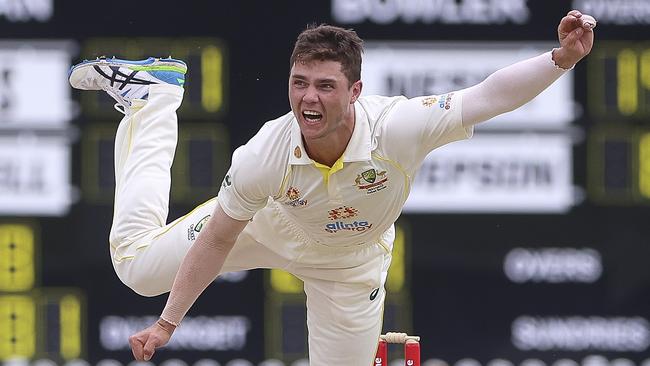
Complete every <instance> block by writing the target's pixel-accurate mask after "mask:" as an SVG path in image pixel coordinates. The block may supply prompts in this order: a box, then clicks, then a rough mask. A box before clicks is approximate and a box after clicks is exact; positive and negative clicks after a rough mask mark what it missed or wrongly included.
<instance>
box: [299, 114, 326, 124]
mask: <svg viewBox="0 0 650 366" xmlns="http://www.w3.org/2000/svg"><path fill="white" fill-rule="evenodd" d="M302 116H303V118H304V119H305V121H307V122H313V123H315V122H319V121H320V120H321V119H323V115H322V114H321V113H319V112H316V111H303V112H302Z"/></svg>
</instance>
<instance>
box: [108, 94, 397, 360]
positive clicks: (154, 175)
mask: <svg viewBox="0 0 650 366" xmlns="http://www.w3.org/2000/svg"><path fill="white" fill-rule="evenodd" d="M182 99H183V89H182V88H180V87H177V86H173V85H167V84H158V85H152V86H150V92H149V97H148V100H146V101H144V100H135V101H134V102H133V105H132V107H131V108H130V109H129V110H128V111H127V113H126V115H125V117H124V118H123V119H122V121H121V122H120V124H119V126H118V129H117V133H116V138H115V180H116V189H115V207H114V217H113V225H112V228H111V233H110V238H109V241H110V253H111V258H112V262H113V266H114V268H115V271H116V273H117V275H118V277H119V278H120V280H121V281H122V282H124V283H125V284H126V285H127V286H129V287H130V288H132V289H133V290H134V291H135V292H137V293H138V294H141V295H143V296H156V295H159V294H162V293H165V292H168V291H169V290H170V289H171V286H172V283H173V281H174V278H175V276H176V272H177V271H178V268H179V266H180V264H181V261H182V260H183V258H184V256H185V254H186V253H187V251H188V250H189V248H190V247H191V245H192V244H193V243H194V241H195V240H196V238H197V237H198V235H200V230H201V228H202V227H203V225H204V224H205V223H206V221H207V220H209V219H210V217H211V215H212V212H213V211H214V209H215V207H216V205H217V204H218V198H217V197H215V198H213V199H211V200H209V201H207V202H205V203H203V204H202V205H199V206H198V207H196V208H195V209H194V210H192V211H191V212H189V213H188V214H187V215H185V216H183V217H180V218H178V219H176V220H175V221H173V222H170V223H167V215H168V212H169V193H170V187H171V174H170V168H171V164H172V161H173V159H174V152H175V149H176V143H177V136H178V132H177V129H178V127H177V116H176V109H177V108H178V107H179V106H180V104H181V102H182ZM283 220H286V218H284V217H282V214H281V212H280V211H279V209H278V207H277V206H275V205H274V204H273V202H271V203H269V205H268V206H267V207H265V208H264V209H262V210H261V211H259V212H258V213H256V215H255V217H254V218H253V220H252V221H251V222H250V223H249V224H248V225H247V226H246V228H245V229H244V231H243V232H242V233H241V234H240V236H239V238H238V239H237V242H236V244H235V246H234V247H233V249H232V251H231V252H230V254H229V255H228V257H227V258H226V261H225V263H224V266H223V268H222V270H221V273H226V272H231V271H240V270H247V269H253V268H279V269H283V270H286V271H288V272H290V273H292V274H294V275H295V276H296V277H298V278H299V279H301V280H302V281H303V284H304V291H305V294H306V296H307V327H308V330H309V359H310V365H311V366H326V365H339V366H359V365H372V364H373V361H374V355H375V351H376V349H377V340H378V337H379V334H380V332H381V326H382V315H383V303H384V298H385V291H384V283H385V280H386V276H387V273H388V267H389V266H390V261H391V253H390V251H391V249H392V242H393V239H394V230H393V228H391V229H390V230H388V231H387V232H386V233H384V235H383V236H382V238H379V239H378V242H377V243H367V244H363V245H359V246H354V247H345V248H332V247H327V246H323V245H320V244H316V243H311V242H304V241H299V240H300V239H298V238H297V236H296V235H295V233H292V232H291V230H293V229H291V228H289V226H291V225H285V223H284V222H283ZM379 241H381V243H379ZM380 244H383V245H380ZM231 301H246V299H237V298H234V299H231ZM181 326H182V325H181ZM278 336H279V335H278ZM302 341H303V340H300V339H298V340H296V342H302Z"/></svg>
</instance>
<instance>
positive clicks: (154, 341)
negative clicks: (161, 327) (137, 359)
mask: <svg viewBox="0 0 650 366" xmlns="http://www.w3.org/2000/svg"><path fill="white" fill-rule="evenodd" d="M158 346H160V343H159V341H158V338H155V337H149V339H147V343H145V345H144V348H143V353H144V360H145V361H149V360H151V357H153V354H154V352H156V347H158Z"/></svg>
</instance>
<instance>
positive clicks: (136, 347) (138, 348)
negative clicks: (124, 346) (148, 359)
mask: <svg viewBox="0 0 650 366" xmlns="http://www.w3.org/2000/svg"><path fill="white" fill-rule="evenodd" d="M129 345H130V346H131V352H133V357H134V358H135V359H136V360H137V361H144V352H143V349H144V340H142V339H141V338H140V336H138V335H137V334H134V335H132V336H130V337H129Z"/></svg>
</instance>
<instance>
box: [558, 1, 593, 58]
mask: <svg viewBox="0 0 650 366" xmlns="http://www.w3.org/2000/svg"><path fill="white" fill-rule="evenodd" d="M595 26H596V20H595V19H594V18H593V17H592V16H590V15H586V14H582V13H581V12H579V11H578V10H571V11H570V12H569V13H568V14H567V15H566V16H565V17H564V18H562V20H561V21H560V25H559V26H558V27H557V35H558V38H559V40H560V48H558V49H556V50H555V51H554V52H553V60H554V61H555V63H556V64H557V65H558V66H560V67H562V68H565V69H569V68H571V67H572V66H573V65H575V64H576V63H577V62H578V61H580V60H581V59H582V58H583V57H585V56H587V55H588V54H589V52H591V48H592V47H593V45H594V31H593V28H594V27H595Z"/></svg>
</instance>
